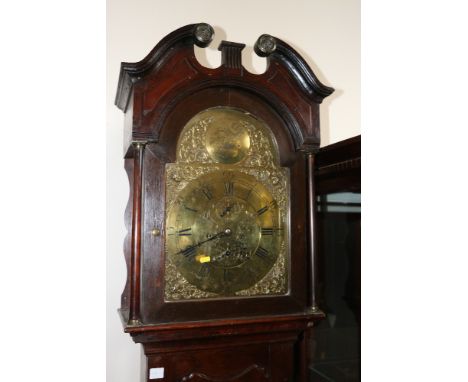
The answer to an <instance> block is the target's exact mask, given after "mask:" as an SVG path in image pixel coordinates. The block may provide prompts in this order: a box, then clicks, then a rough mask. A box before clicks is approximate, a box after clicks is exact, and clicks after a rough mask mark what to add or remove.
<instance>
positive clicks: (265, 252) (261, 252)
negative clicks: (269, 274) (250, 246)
mask: <svg viewBox="0 0 468 382" xmlns="http://www.w3.org/2000/svg"><path fill="white" fill-rule="evenodd" d="M255 255H257V256H258V257H260V258H262V259H263V258H265V257H267V256H268V250H266V249H265V248H263V247H258V248H257V250H256V251H255Z"/></svg>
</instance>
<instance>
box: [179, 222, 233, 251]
mask: <svg viewBox="0 0 468 382" xmlns="http://www.w3.org/2000/svg"><path fill="white" fill-rule="evenodd" d="M230 234H231V230H230V229H229V228H226V229H225V230H223V231H220V232H218V233H217V234H215V235H213V236H211V237H209V238H208V239H206V240H203V241H200V242H198V243H197V244H194V245H191V246H188V247H187V248H185V249H183V250H181V251H179V252H177V254H179V253H184V254H185V253H187V252H188V251H190V252H193V250H194V249H195V248H197V247H200V246H201V245H203V244H205V243H207V242H209V241H211V240H214V239H217V238H218V237H221V236H229V235H230Z"/></svg>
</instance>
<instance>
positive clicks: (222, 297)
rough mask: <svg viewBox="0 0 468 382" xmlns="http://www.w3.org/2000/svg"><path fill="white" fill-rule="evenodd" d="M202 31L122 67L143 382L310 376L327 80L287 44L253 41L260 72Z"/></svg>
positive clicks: (128, 319) (131, 305) (132, 286)
mask: <svg viewBox="0 0 468 382" xmlns="http://www.w3.org/2000/svg"><path fill="white" fill-rule="evenodd" d="M212 37H213V29H212V28H211V26H209V25H208V24H204V23H201V24H193V25H187V26H184V27H182V28H180V29H178V30H176V31H174V32H172V33H170V34H169V35H167V36H166V37H165V38H164V39H163V40H162V41H161V42H159V43H158V44H157V45H156V47H155V48H154V49H153V50H152V51H151V52H150V53H149V54H148V55H147V56H146V57H145V58H144V59H143V60H142V61H140V62H137V63H122V66H121V71H120V78H119V84H118V91H117V96H116V105H117V106H118V107H119V108H120V109H121V110H122V111H124V113H125V131H126V140H125V150H124V151H125V169H126V171H127V173H128V176H129V180H130V199H129V204H128V207H127V210H126V213H125V221H126V226H127V229H128V235H127V237H126V239H125V242H124V250H125V259H126V262H127V270H128V277H127V283H126V285H125V288H124V291H123V294H122V301H121V308H120V310H119V312H120V315H121V318H122V322H123V324H124V329H125V331H126V332H127V333H129V334H130V335H131V336H132V338H133V340H134V341H135V342H137V343H141V344H142V345H143V348H144V353H145V371H144V374H143V380H144V381H152V380H159V381H171V382H172V381H174V382H175V381H179V382H183V381H219V382H220V381H245V382H247V381H304V382H305V381H306V380H307V363H308V350H307V349H308V338H309V335H310V333H311V330H313V324H314V322H316V321H317V320H319V319H321V318H323V313H322V312H321V311H320V309H319V307H318V306H317V303H316V296H315V292H316V285H315V283H316V282H315V275H316V263H317V259H316V252H315V246H316V245H315V242H316V238H315V223H316V220H315V190H314V188H315V185H314V173H313V168H314V157H315V153H316V152H317V150H318V148H319V145H320V125H319V105H320V103H321V102H322V100H323V98H324V97H326V96H328V95H329V94H331V93H332V91H333V89H332V88H330V87H327V86H325V85H323V84H322V83H321V82H320V81H319V80H318V79H317V77H316V76H315V75H314V73H313V72H312V70H311V69H310V67H309V66H308V65H307V63H306V62H305V61H304V59H303V58H302V57H300V56H299V55H298V53H297V52H296V51H295V50H294V49H292V48H291V47H290V46H289V45H287V44H286V43H284V42H283V41H281V40H280V39H278V38H275V37H273V36H270V35H262V36H260V37H259V39H258V40H257V42H256V44H255V51H256V53H257V54H258V55H260V56H264V57H267V61H268V67H267V70H266V72H265V73H263V74H261V75H256V74H252V73H249V72H248V71H247V70H246V69H245V68H244V67H243V66H242V60H241V51H242V49H243V48H244V46H245V45H244V44H240V43H234V42H229V41H223V42H222V43H221V44H220V46H219V50H220V51H221V54H222V64H221V66H220V67H219V68H216V69H209V68H206V67H203V66H202V65H200V63H199V62H198V61H197V59H196V58H195V55H194V45H197V46H199V47H206V46H208V45H209V44H210V42H211V41H212Z"/></svg>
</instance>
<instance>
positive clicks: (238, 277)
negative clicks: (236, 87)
mask: <svg viewBox="0 0 468 382" xmlns="http://www.w3.org/2000/svg"><path fill="white" fill-rule="evenodd" d="M288 179H289V172H288V170H287V169H285V168H281V167H280V166H279V164H278V153H277V146H276V144H275V142H274V139H273V137H272V135H271V132H270V130H269V128H268V126H266V124H265V123H264V122H262V121H261V120H260V119H258V118H256V117H255V116H253V115H251V114H250V113H247V112H245V111H243V110H240V109H236V108H232V107H214V108H209V109H207V110H204V111H202V112H200V113H198V114H197V115H196V116H194V117H193V118H192V119H191V120H190V121H189V122H188V123H187V124H186V126H185V127H184V129H183V130H182V132H181V134H180V138H179V141H178V145H177V160H176V163H169V164H167V165H166V188H167V189H166V207H167V211H168V212H167V215H166V222H165V233H166V269H165V270H166V283H165V299H166V300H167V301H177V300H190V299H196V298H216V297H235V296H237V297H239V296H258V295H272V294H278V295H281V294H285V293H287V291H288V263H289V252H288V248H289V242H288V240H289V235H288V232H289V230H288V227H289V221H288V216H289V202H288V201H289V182H288Z"/></svg>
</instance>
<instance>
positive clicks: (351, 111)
mask: <svg viewBox="0 0 468 382" xmlns="http://www.w3.org/2000/svg"><path fill="white" fill-rule="evenodd" d="M196 22H207V23H209V24H210V25H212V26H213V27H214V28H215V31H216V35H215V37H214V40H213V42H212V43H211V45H210V47H209V48H207V49H205V50H204V51H203V52H200V51H197V57H200V59H201V60H204V61H205V63H206V64H207V65H211V66H217V65H219V63H220V54H219V52H218V51H217V50H216V48H217V46H218V44H219V42H220V41H221V40H223V39H224V40H229V41H235V42H242V43H245V44H246V45H247V47H246V49H245V50H244V53H245V54H244V57H243V60H244V65H245V66H247V68H248V69H249V70H251V71H256V72H261V71H263V70H265V60H264V59H261V58H259V57H257V56H256V55H255V54H253V53H252V46H253V44H254V43H255V41H256V39H257V38H258V36H260V35H261V34H262V33H268V34H271V35H273V36H277V37H279V38H281V39H282V40H284V41H286V42H287V43H289V44H290V45H291V46H293V47H294V48H295V49H296V50H297V51H298V52H299V53H300V54H301V55H302V56H303V57H304V58H305V59H306V60H307V62H308V63H309V65H310V66H311V68H312V70H313V71H314V72H315V74H316V75H317V76H318V78H319V79H320V80H321V82H323V83H324V84H325V85H328V86H332V87H334V88H335V89H336V90H335V93H333V94H332V95H331V96H330V97H328V98H327V99H325V101H324V102H323V104H322V109H321V116H322V119H321V124H322V146H324V145H327V144H330V143H333V142H337V141H340V140H343V139H346V138H349V137H352V136H355V135H358V134H360V2H359V0H289V1H281V0H278V1H273V0H248V1H246V0H237V1H221V0H197V1H190V0H185V1H181V0H170V1H156V0H108V2H107V128H106V134H107V381H108V382H133V381H138V380H139V379H138V378H139V373H140V371H139V366H140V349H139V345H136V344H134V343H133V341H132V340H131V338H130V336H128V335H127V334H124V333H123V332H122V326H121V323H120V321H119V317H118V315H117V308H118V306H119V304H120V294H121V292H122V289H123V286H124V283H125V277H126V270H125V263H124V258H123V252H122V243H123V238H124V235H125V229H124V225H123V214H124V209H125V206H126V204H127V198H128V180H127V177H126V175H125V172H124V169H123V159H122V146H123V113H122V112H121V111H120V110H118V109H117V108H116V107H115V106H114V97H115V91H116V88H117V80H118V75H119V67H120V62H121V61H128V62H135V61H139V60H141V59H142V58H143V57H144V56H146V54H147V53H148V52H149V51H150V50H151V49H152V48H153V47H154V45H156V43H157V42H159V40H160V39H161V38H163V37H164V36H165V35H166V34H168V33H169V32H171V31H173V30H174V29H177V28H179V27H181V26H183V25H186V24H191V23H196Z"/></svg>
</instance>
